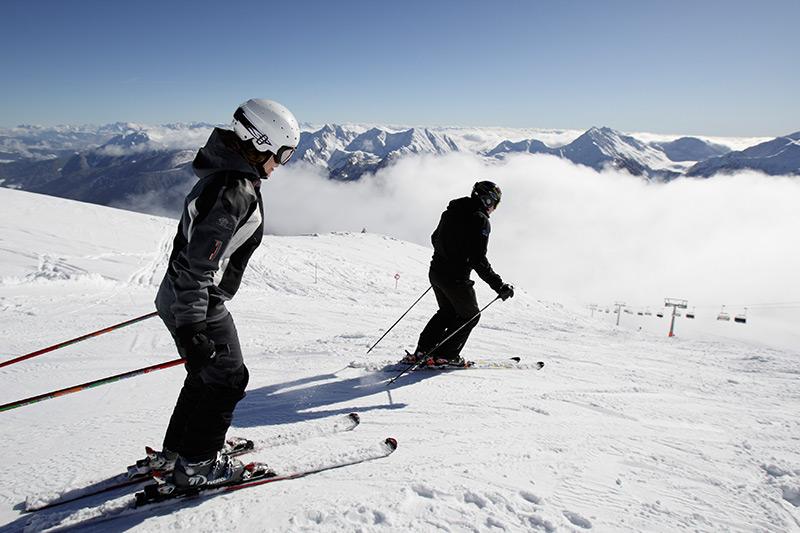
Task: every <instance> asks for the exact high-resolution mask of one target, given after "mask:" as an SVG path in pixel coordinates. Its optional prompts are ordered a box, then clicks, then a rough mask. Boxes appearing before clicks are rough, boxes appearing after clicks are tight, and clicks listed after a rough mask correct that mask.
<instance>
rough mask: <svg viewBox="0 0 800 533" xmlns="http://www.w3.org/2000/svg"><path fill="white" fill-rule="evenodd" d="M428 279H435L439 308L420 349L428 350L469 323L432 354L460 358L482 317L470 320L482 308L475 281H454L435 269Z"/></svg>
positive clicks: (423, 332) (428, 325) (418, 348)
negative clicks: (474, 286)
mask: <svg viewBox="0 0 800 533" xmlns="http://www.w3.org/2000/svg"><path fill="white" fill-rule="evenodd" d="M428 278H429V279H430V280H431V287H433V293H434V294H435V295H436V301H437V303H438V304H439V310H438V311H436V314H434V315H433V316H432V317H431V319H430V320H429V321H428V324H427V325H426V326H425V329H423V330H422V333H421V334H420V336H419V342H418V343H417V352H420V351H421V352H423V353H428V352H429V351H430V350H431V349H433V347H434V346H436V344H438V343H439V342H441V341H442V339H444V338H445V337H447V336H448V335H450V334H451V333H453V332H454V331H455V330H457V329H458V328H459V327H461V326H462V325H464V324H466V325H465V326H464V327H463V328H462V329H461V330H460V331H459V332H458V333H456V334H455V335H453V337H452V338H450V339H449V340H448V341H447V342H446V343H444V344H442V345H441V346H440V347H439V348H437V349H436V351H435V352H434V353H433V354H432V356H433V357H443V358H445V359H457V358H458V357H459V355H460V354H461V350H462V349H463V348H464V344H466V342H467V339H468V338H469V334H470V333H471V332H472V328H474V327H475V326H476V325H477V324H478V320H479V319H480V316H477V317H475V318H474V319H473V320H470V319H471V318H472V317H474V316H475V315H477V314H478V311H480V309H479V308H478V301H477V298H476V297H475V289H474V288H473V285H474V284H475V282H474V281H472V280H470V279H456V280H454V279H452V278H450V277H448V276H445V275H442V274H441V273H439V272H437V271H435V270H433V269H431V270H430V271H429V272H428ZM467 321H469V323H467Z"/></svg>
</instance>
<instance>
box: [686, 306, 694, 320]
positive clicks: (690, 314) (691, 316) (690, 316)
mask: <svg viewBox="0 0 800 533" xmlns="http://www.w3.org/2000/svg"><path fill="white" fill-rule="evenodd" d="M686 318H694V307H692V310H691V311H687V313H686Z"/></svg>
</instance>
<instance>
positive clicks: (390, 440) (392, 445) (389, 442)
mask: <svg viewBox="0 0 800 533" xmlns="http://www.w3.org/2000/svg"><path fill="white" fill-rule="evenodd" d="M383 443H384V444H386V446H387V447H388V448H389V449H390V450H391V451H395V450H396V449H397V441H396V440H395V439H393V438H392V437H389V438H388V439H386V440H385V441H383Z"/></svg>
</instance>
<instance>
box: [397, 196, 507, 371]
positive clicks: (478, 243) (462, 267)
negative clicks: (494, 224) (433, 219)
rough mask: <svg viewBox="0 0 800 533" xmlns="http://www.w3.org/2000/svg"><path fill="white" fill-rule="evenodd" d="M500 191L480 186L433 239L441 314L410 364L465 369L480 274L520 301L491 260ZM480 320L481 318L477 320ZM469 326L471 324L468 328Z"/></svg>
mask: <svg viewBox="0 0 800 533" xmlns="http://www.w3.org/2000/svg"><path fill="white" fill-rule="evenodd" d="M500 197H501V191H500V188H499V187H498V186H497V185H495V184H494V183H492V182H491V181H479V182H478V183H476V184H475V186H474V187H473V188H472V195H471V196H468V197H464V198H458V199H456V200H453V201H451V202H450V204H449V205H448V206H447V210H446V211H445V212H444V213H442V218H441V220H440V221H439V226H438V227H437V228H436V230H435V231H434V232H433V235H431V242H432V243H433V259H432V260H431V266H430V270H429V272H428V277H429V278H430V281H431V286H432V287H433V292H434V294H435V295H436V301H437V302H438V304H439V310H438V311H437V312H436V314H435V315H433V317H431V319H430V320H429V321H428V324H427V325H426V326H425V329H423V330H422V333H421V334H420V336H419V341H418V343H417V349H416V350H415V352H414V354H410V355H409V356H408V357H406V358H405V359H403V361H404V362H406V363H409V364H410V363H425V364H427V365H448V364H449V365H454V366H463V365H464V364H465V362H464V360H463V359H462V358H461V350H462V349H463V348H464V344H465V343H466V342H467V338H468V337H469V334H470V332H471V331H472V328H474V327H475V325H476V324H477V323H478V320H479V318H480V316H476V315H478V313H479V311H480V309H479V308H478V302H477V300H476V298H475V289H473V285H474V284H475V282H473V281H472V280H471V279H470V273H471V272H472V271H473V270H474V271H475V272H477V274H478V276H480V278H481V279H482V280H483V281H485V282H486V283H488V284H489V286H490V287H491V288H492V289H493V290H494V291H496V292H497V294H498V295H499V296H500V298H502V299H503V300H506V299H508V298H511V297H513V296H514V287H512V286H511V285H509V284H507V283H503V280H502V278H500V276H499V275H498V274H497V273H496V272H495V271H494V270H492V266H491V265H490V264H489V260H488V259H486V247H487V245H488V243H489V233H490V232H491V225H490V224H489V216H490V215H491V214H492V212H493V211H494V210H495V209H496V208H497V205H498V204H499V203H500ZM473 317H475V318H473ZM465 324H466V325H465ZM461 326H463V328H462V329H461V330H459V331H458V332H457V333H456V334H455V335H453V336H452V337H451V338H450V339H448V341H447V342H445V343H444V344H442V345H441V346H439V347H438V348H436V352H435V353H433V354H431V355H430V356H429V355H428V354H429V352H430V351H431V350H432V349H433V348H434V347H435V346H436V345H437V344H438V343H439V342H441V341H442V340H443V339H445V338H446V337H447V336H448V335H450V334H452V333H453V332H454V331H456V330H457V329H458V328H459V327H461Z"/></svg>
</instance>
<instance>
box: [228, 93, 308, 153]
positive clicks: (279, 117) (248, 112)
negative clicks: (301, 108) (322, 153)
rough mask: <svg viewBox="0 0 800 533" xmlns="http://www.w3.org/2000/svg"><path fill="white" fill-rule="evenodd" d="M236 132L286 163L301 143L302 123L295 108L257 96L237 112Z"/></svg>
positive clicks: (255, 146) (242, 138) (235, 117)
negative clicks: (295, 113) (293, 112)
mask: <svg viewBox="0 0 800 533" xmlns="http://www.w3.org/2000/svg"><path fill="white" fill-rule="evenodd" d="M233 131H234V132H236V136H237V137H239V139H241V140H243V141H251V142H252V145H253V147H254V148H255V149H256V150H257V151H259V152H269V153H271V154H273V155H274V156H275V161H277V162H278V163H280V164H281V165H285V164H286V163H288V162H289V159H291V158H292V155H293V154H294V151H295V149H296V148H297V143H298V142H300V126H299V125H298V124H297V119H296V118H294V115H293V114H292V112H291V111H289V110H288V109H286V107H284V106H283V105H281V104H279V103H278V102H275V101H273V100H264V99H262V98H253V99H250V100H248V101H246V102H245V103H243V104H242V105H240V106H239V107H238V108H237V109H236V111H235V112H234V113H233Z"/></svg>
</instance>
